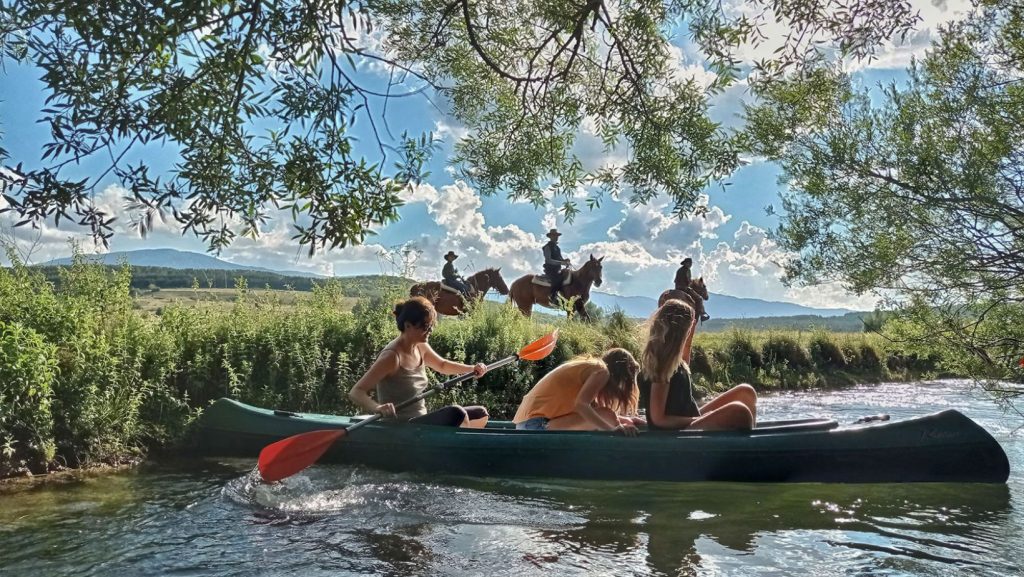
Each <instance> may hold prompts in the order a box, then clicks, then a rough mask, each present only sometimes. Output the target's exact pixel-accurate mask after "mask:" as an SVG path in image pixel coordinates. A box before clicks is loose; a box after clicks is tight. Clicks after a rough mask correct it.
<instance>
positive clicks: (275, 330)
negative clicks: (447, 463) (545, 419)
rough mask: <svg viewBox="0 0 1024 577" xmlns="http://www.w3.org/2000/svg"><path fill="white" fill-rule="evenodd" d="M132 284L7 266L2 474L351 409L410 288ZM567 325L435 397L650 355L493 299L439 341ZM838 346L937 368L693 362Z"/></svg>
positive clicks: (476, 349)
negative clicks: (569, 363)
mask: <svg viewBox="0 0 1024 577" xmlns="http://www.w3.org/2000/svg"><path fill="white" fill-rule="evenodd" d="M12 260H15V259H12ZM130 288H131V269H130V268H129V267H128V266H122V267H121V268H120V269H116V270H110V269H107V268H104V267H101V266H97V265H89V264H85V263H84V262H83V260H82V259H81V258H76V259H75V261H74V264H73V265H72V266H70V267H68V268H66V269H64V270H63V271H62V272H61V275H60V278H59V280H58V281H57V282H56V283H51V282H48V281H47V280H46V278H45V277H44V276H43V275H42V274H41V273H38V272H35V271H33V270H32V269H30V268H26V267H24V266H21V265H20V264H19V263H17V262H16V261H15V262H14V265H13V266H12V267H10V268H6V269H0V303H2V305H0V476H2V475H8V474H13V473H17V472H19V471H28V470H31V471H37V472H38V471H42V470H45V469H46V468H48V467H51V468H52V467H54V466H64V465H66V466H78V465H81V464H88V463H96V462H118V461H124V460H128V459H134V458H137V457H139V456H140V455H142V454H144V453H145V452H146V451H147V450H154V449H158V450H159V449H164V448H167V447H174V446H175V445H176V443H178V442H179V441H180V440H182V439H183V438H185V437H186V435H187V431H188V427H189V424H190V423H191V422H192V421H193V420H194V418H195V417H196V416H197V415H198V414H199V413H200V412H201V411H202V410H203V408H204V407H206V406H208V405H209V403H210V402H212V401H213V400H215V399H217V398H220V397H224V396H227V397H232V398H235V399H238V400H241V401H243V402H247V403H252V404H256V405H261V406H268V407H277V408H284V409H290V410H298V411H314V412H336V413H348V412H353V411H354V410H355V407H353V406H351V404H350V403H349V401H348V398H347V392H348V390H349V388H350V387H351V386H352V384H353V383H354V382H356V380H358V378H359V377H360V376H361V375H362V374H363V373H364V372H365V371H366V369H367V368H368V367H369V365H370V364H371V363H372V362H373V361H374V359H375V358H376V355H377V353H378V352H379V351H380V350H381V348H383V347H384V346H385V345H386V344H387V343H388V342H389V341H390V340H392V339H393V338H395V336H397V334H398V330H397V327H396V326H395V323H394V317H393V316H392V315H391V309H392V305H393V304H394V302H395V301H397V300H399V299H400V298H402V297H403V296H404V295H402V294H398V293H396V292H394V289H389V288H387V287H383V288H382V294H383V296H378V297H374V298H370V299H363V300H360V301H359V302H358V303H357V304H356V306H355V307H352V308H351V309H350V306H349V305H350V303H351V299H346V296H345V295H344V294H343V293H342V290H341V287H340V285H339V284H337V283H333V282H325V283H323V284H320V285H318V286H316V287H315V288H314V290H313V291H312V292H307V293H300V294H296V295H289V298H287V299H280V298H276V297H274V296H273V294H272V293H267V292H259V293H254V292H252V291H250V290H249V288H248V287H247V286H246V285H245V283H244V281H240V282H238V284H237V285H236V287H235V288H236V299H235V302H234V303H233V304H232V305H231V306H230V307H225V308H211V307H193V306H186V305H181V304H171V305H168V306H165V307H163V308H162V309H161V311H160V314H159V315H153V314H150V313H148V312H145V311H140V310H137V309H135V308H134V307H133V300H132V296H131V292H130ZM389 290H390V291H391V292H388V291H389ZM292 297H294V298H292ZM285 300H286V301H287V304H285V303H284V302H283V301H285ZM556 327H557V328H558V329H559V330H560V334H561V337H560V338H559V340H558V345H557V346H556V348H555V350H554V351H553V353H552V354H551V355H550V356H549V357H547V358H545V359H543V360H541V361H538V362H533V363H530V362H518V363H514V364H512V365H509V366H507V367H504V368H502V369H499V370H495V371H493V372H491V373H488V374H487V375H485V376H484V377H483V378H481V379H479V381H467V382H464V383H462V384H460V385H459V386H456V387H453V388H451V389H449V390H445V391H443V392H442V393H440V394H439V395H438V396H437V397H435V398H433V399H432V400H431V401H430V402H431V404H432V405H433V406H440V405H442V404H445V403H459V404H467V405H468V404H483V405H486V406H487V407H488V409H489V410H490V412H491V414H492V415H493V416H494V417H495V418H508V417H510V416H511V415H512V414H513V413H514V412H515V409H516V407H517V406H518V403H519V401H520V400H521V398H522V396H523V395H524V394H526V392H527V391H528V390H529V389H530V387H531V386H532V385H533V384H534V383H535V382H537V380H539V379H540V377H541V376H543V375H544V374H546V373H547V372H549V371H550V370H551V369H553V368H554V367H555V366H557V365H559V364H561V363H563V362H565V361H566V360H568V359H571V358H573V357H576V356H579V355H599V354H601V353H602V352H603V351H604V350H606V349H607V348H609V347H613V346H617V347H623V348H626V349H627V350H630V351H631V352H633V353H634V355H636V356H637V357H638V358H639V356H640V351H641V349H642V345H643V342H644V338H645V334H644V327H643V326H640V325H638V324H636V323H635V322H634V321H632V320H630V319H628V318H627V317H625V315H623V314H622V313H621V311H615V312H612V313H609V314H604V315H602V316H601V318H600V319H599V320H598V321H597V322H595V323H592V324H587V323H581V322H578V321H575V320H558V321H553V322H540V321H538V320H536V319H527V318H525V317H523V316H522V315H521V314H519V313H518V312H517V311H516V310H515V309H514V308H511V307H508V306H504V305H496V304H494V303H484V304H483V305H481V306H478V307H475V308H474V309H473V310H472V311H470V312H469V313H468V314H466V315H464V316H463V317H460V318H444V319H442V320H441V322H440V323H439V324H438V326H437V329H436V330H435V331H434V333H433V336H432V337H431V345H432V346H433V347H434V348H435V349H436V350H437V351H438V352H439V353H440V354H441V355H443V356H446V357H448V358H452V359H458V360H461V361H464V362H466V363H475V362H484V363H489V362H493V361H495V360H498V359H501V358H503V357H506V356H508V355H511V354H513V353H515V352H516V351H518V350H519V349H520V348H521V347H522V346H524V345H526V344H527V343H529V342H531V341H533V340H535V339H537V338H539V337H540V336H541V335H543V334H545V333H547V332H549V331H551V330H552V329H554V328H556ZM826 350H827V351H830V352H829V353H828V354H825V353H824V352H823V351H826ZM814 351H818V352H817V353H815V352H814ZM835 351H838V355H841V356H842V358H843V359H844V361H845V363H846V364H845V366H844V367H843V373H844V377H843V379H845V380H848V378H849V375H851V374H852V375H854V376H855V378H858V379H861V380H876V379H879V378H886V377H888V376H889V375H890V374H896V375H899V376H904V377H906V376H910V375H912V374H913V373H914V371H918V370H920V369H921V368H922V367H925V366H926V365H927V360H921V359H917V358H911V357H909V356H906V355H901V354H900V353H899V351H890V350H888V349H886V348H885V347H884V346H882V344H881V343H880V342H879V341H878V340H877V339H873V338H871V337H868V336H862V337H844V338H843V340H840V339H838V338H837V337H835V335H829V334H828V333H818V334H814V335H805V334H794V333H781V332H776V333H754V332H749V331H746V332H745V331H734V332H732V333H727V334H724V335H720V334H705V333H701V334H699V335H698V337H697V345H696V347H695V348H694V358H693V362H692V368H693V370H694V373H695V374H696V375H697V376H698V384H699V385H700V386H702V387H704V388H705V389H708V390H714V389H720V388H722V387H725V386H729V385H732V384H736V383H737V382H750V383H752V384H754V385H755V386H758V387H761V388H771V387H793V386H820V385H825V384H829V382H830V379H832V378H833V373H835V372H836V370H837V369H836V367H835V354H836V353H835ZM830 355H832V356H830ZM854 359H856V360H854ZM442 378H444V377H440V376H438V375H433V374H432V375H431V379H433V380H434V382H437V381H438V380H440V379H442ZM843 379H841V380H843Z"/></svg>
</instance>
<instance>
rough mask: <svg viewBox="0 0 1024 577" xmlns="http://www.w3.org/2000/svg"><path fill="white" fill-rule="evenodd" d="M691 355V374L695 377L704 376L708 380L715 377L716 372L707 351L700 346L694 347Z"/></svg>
mask: <svg viewBox="0 0 1024 577" xmlns="http://www.w3.org/2000/svg"><path fill="white" fill-rule="evenodd" d="M691 353H692V354H691V355H690V372H691V373H693V374H695V375H704V376H706V377H707V378H709V379H710V378H712V377H714V376H715V370H714V368H713V367H712V366H711V359H710V358H709V357H708V353H707V351H705V350H704V347H702V346H700V345H694V346H693V350H692V351H691Z"/></svg>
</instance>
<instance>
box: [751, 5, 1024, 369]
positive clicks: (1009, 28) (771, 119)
mask: <svg viewBox="0 0 1024 577" xmlns="http://www.w3.org/2000/svg"><path fill="white" fill-rule="evenodd" d="M880 92H881V94H875V95H874V96H875V97H876V100H877V104H876V103H873V101H872V96H873V95H872V94H871V93H870V91H869V90H866V89H858V88H856V87H854V86H853V84H852V83H851V81H850V79H849V78H848V77H846V76H844V75H843V74H840V73H838V72H837V71H836V70H834V69H830V68H827V67H822V68H819V69H818V70H816V71H815V72H814V73H813V74H809V75H807V76H805V77H804V78H801V79H797V80H792V81H787V82H782V83H776V84H775V85H774V86H772V87H770V88H769V89H767V90H766V91H765V96H766V98H765V101H764V102H763V103H762V104H761V105H760V106H757V107H753V108H751V109H749V110H748V116H749V119H750V123H749V135H750V136H751V137H752V142H754V143H755V144H754V145H753V147H754V149H755V151H756V152H758V153H760V154H764V155H765V156H767V157H769V158H771V159H775V160H777V161H778V162H779V163H780V164H781V165H782V167H783V169H784V179H785V181H786V182H787V183H788V185H789V191H788V193H787V194H786V195H785V196H784V198H783V209H784V214H782V225H781V227H780V228H779V231H778V233H779V234H778V236H779V238H780V240H781V241H782V243H783V245H784V246H785V247H787V248H789V249H791V250H794V251H797V252H798V253H799V258H798V259H796V260H794V261H793V262H792V263H790V265H789V267H788V273H789V277H790V279H791V280H795V281H802V282H811V283H813V282H818V281H821V280H840V281H843V282H845V283H846V284H847V285H849V286H850V287H852V288H853V289H855V290H856V291H859V292H864V291H876V292H880V293H881V294H883V295H888V296H889V297H891V300H892V301H893V302H892V304H895V305H897V306H898V307H899V308H900V309H901V310H902V312H903V313H904V315H903V321H904V322H902V323H900V324H894V325H893V326H894V327H896V326H898V327H900V331H899V333H900V335H901V336H903V337H906V338H914V339H918V340H920V341H921V342H923V343H926V344H927V345H929V346H931V347H933V348H934V347H938V348H939V349H941V350H942V351H943V353H944V355H945V358H946V361H947V366H950V367H954V370H957V371H959V372H961V373H963V372H967V373H968V374H973V375H978V376H985V377H992V378H999V379H1016V380H1020V379H1021V378H1022V377H1024V372H1022V367H1021V360H1020V359H1021V358H1022V357H1024V329H1022V327H1024V325H1022V324H1021V323H1020V322H1019V321H1020V318H1021V315H1022V312H1024V290H1022V287H1024V132H1022V131H1021V130H1020V127H1021V125H1022V124H1024V6H1022V5H1021V4H1020V3H1019V2H1009V1H985V2H979V3H978V5H977V7H976V9H975V11H974V12H973V13H972V14H971V15H970V17H969V18H967V19H966V20H964V21H961V22H958V23H953V24H949V25H947V26H945V27H944V28H943V29H942V30H941V32H940V35H939V37H938V39H937V40H936V41H935V42H934V43H933V45H932V47H931V49H930V50H929V52H928V53H927V56H926V57H925V58H923V59H922V60H921V61H919V62H915V63H914V64H913V66H912V67H911V68H910V70H909V80H908V81H907V82H906V84H905V85H897V84H890V85H888V86H884V87H880Z"/></svg>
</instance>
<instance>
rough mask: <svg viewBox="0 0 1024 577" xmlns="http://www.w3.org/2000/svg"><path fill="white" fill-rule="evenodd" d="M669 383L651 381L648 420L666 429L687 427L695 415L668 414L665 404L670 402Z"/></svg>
mask: <svg viewBox="0 0 1024 577" xmlns="http://www.w3.org/2000/svg"><path fill="white" fill-rule="evenodd" d="M668 390H669V386H668V383H656V382H653V383H651V400H650V410H651V412H650V414H649V415H647V422H648V423H654V424H655V425H656V426H658V427H661V428H664V429H685V428H686V427H689V426H690V423H692V422H693V421H694V420H695V417H681V416H679V415H666V414H665V406H666V405H667V404H668Z"/></svg>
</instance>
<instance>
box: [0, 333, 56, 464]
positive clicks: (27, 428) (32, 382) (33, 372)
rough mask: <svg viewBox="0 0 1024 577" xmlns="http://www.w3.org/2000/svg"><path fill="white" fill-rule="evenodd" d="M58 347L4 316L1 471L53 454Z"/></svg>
mask: <svg viewBox="0 0 1024 577" xmlns="http://www.w3.org/2000/svg"><path fill="white" fill-rule="evenodd" d="M55 352H56V351H55V349H54V347H53V346H52V345H50V344H49V343H46V342H44V341H43V339H42V337H40V335H39V334H38V333H37V332H35V331H34V330H32V329H30V328H25V327H22V326H21V325H20V324H18V323H4V322H2V321H0V475H2V472H3V471H5V470H17V469H20V468H22V467H23V466H27V467H28V468H29V469H30V470H32V471H35V472H41V471H44V470H45V469H46V466H47V464H48V463H49V462H50V461H51V460H52V459H53V457H54V453H55V445H54V441H53V416H52V414H51V412H50V403H51V400H52V391H51V387H52V383H53V379H54V377H55V375H56V371H57V362H56V359H55Z"/></svg>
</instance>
